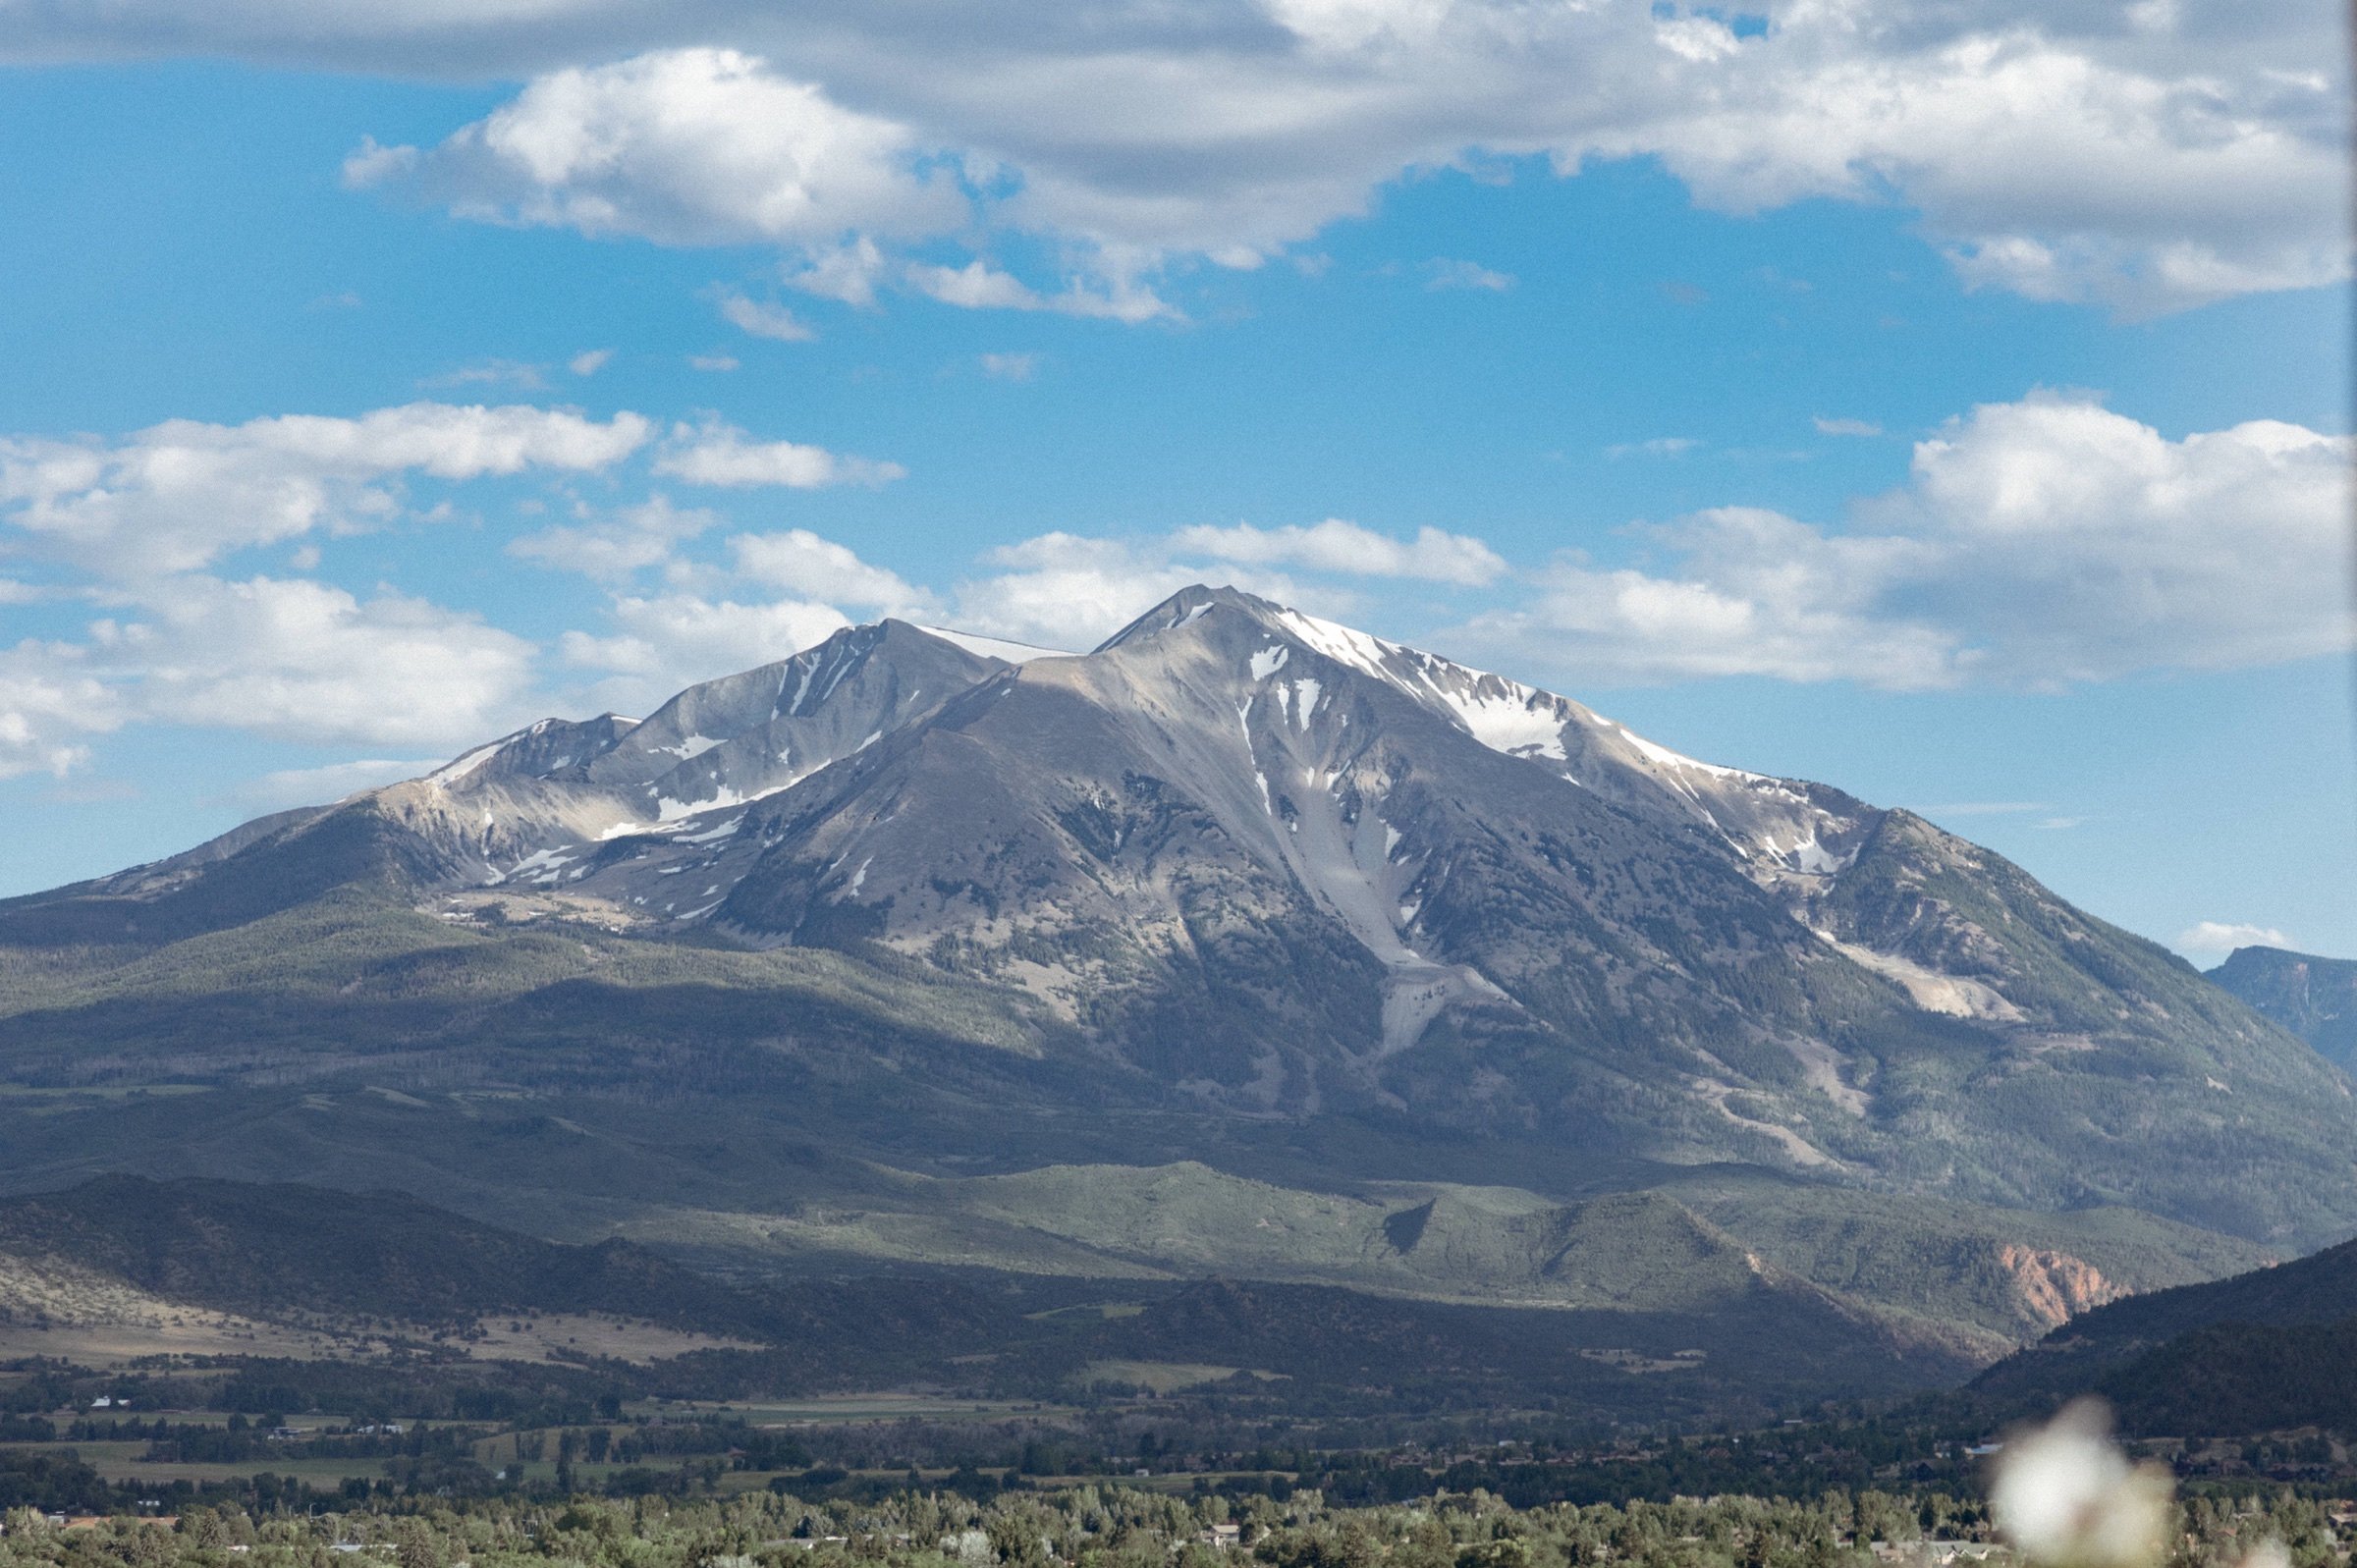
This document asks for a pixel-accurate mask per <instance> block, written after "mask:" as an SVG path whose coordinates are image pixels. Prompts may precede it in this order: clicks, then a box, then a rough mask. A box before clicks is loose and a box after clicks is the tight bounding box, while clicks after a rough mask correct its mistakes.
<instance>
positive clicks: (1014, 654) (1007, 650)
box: [916, 605, 1211, 665]
mask: <svg viewBox="0 0 2357 1568" xmlns="http://www.w3.org/2000/svg"><path fill="white" fill-rule="evenodd" d="M1210 608H1211V607H1210V606H1209V605H1205V606H1204V607H1203V609H1202V610H1197V611H1196V612H1195V615H1198V616H1199V615H1201V614H1202V613H1203V610H1208V609H1210ZM1187 619H1188V620H1189V621H1191V620H1193V619H1194V617H1193V616H1189V617H1188V618H1187ZM1175 623H1176V624H1178V625H1183V624H1185V622H1175ZM916 629H917V630H919V631H921V632H923V633H924V634H925V635H926V636H928V637H939V638H940V639H941V640H942V641H944V642H947V643H951V644H953V645H955V646H957V647H959V648H963V649H964V650H965V651H966V652H967V653H976V654H980V655H981V656H982V657H983V658H985V659H1004V660H1005V661H1006V662H1007V663H1009V664H1011V665H1019V664H1024V663H1027V662H1029V661H1030V660H1033V659H1069V658H1070V657H1071V655H1070V653H1069V651H1068V650H1066V649H1063V648H1034V647H1033V646H1031V644H1029V643H1027V642H1009V641H1008V640H1007V639H1006V638H1004V637H985V636H981V635H979V634H977V633H975V632H971V631H952V630H951V629H950V628H949V627H947V626H919V627H917V628H916Z"/></svg>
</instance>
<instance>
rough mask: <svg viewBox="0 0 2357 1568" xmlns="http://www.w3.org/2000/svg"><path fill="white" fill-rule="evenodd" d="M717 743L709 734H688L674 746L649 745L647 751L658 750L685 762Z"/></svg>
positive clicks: (700, 754)
mask: <svg viewBox="0 0 2357 1568" xmlns="http://www.w3.org/2000/svg"><path fill="white" fill-rule="evenodd" d="M719 744H720V742H719V741H717V740H715V739H713V738H712V737H711V736H710V735H689V736H688V737H687V738H686V739H685V740H683V741H681V742H680V743H679V744H678V745H676V746H649V747H648V748H647V749H648V750H649V751H659V752H661V753H663V755H665V756H667V757H677V758H679V759H680V760H681V761H682V762H685V761H686V760H687V759H688V758H689V757H700V756H702V755H703V754H704V753H705V752H707V751H710V750H711V749H712V748H713V747H714V746H717V745H719Z"/></svg>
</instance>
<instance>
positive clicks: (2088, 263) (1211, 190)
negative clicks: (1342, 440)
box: [0, 0, 2349, 319]
mask: <svg viewBox="0 0 2357 1568" xmlns="http://www.w3.org/2000/svg"><path fill="white" fill-rule="evenodd" d="M491 9H492V13H493V14H489V15H478V14H476V13H474V12H472V11H467V12H465V13H464V14H462V11H461V10H460V9H459V8H449V7H444V6H441V5H438V4H437V5H434V6H430V7H429V6H421V5H411V6H396V7H392V8H388V10H387V12H386V14H385V15H384V16H381V17H380V16H374V15H370V16H368V17H365V18H364V17H362V16H360V15H358V14H354V15H350V16H345V15H339V16H336V17H333V18H325V19H319V18H306V19H305V23H304V26H303V27H301V29H295V28H292V27H289V26H288V25H287V24H286V23H285V21H284V20H283V18H282V17H281V16H280V15H279V14H278V13H277V11H276V9H275V8H274V7H273V6H272V5H271V4H269V3H268V0H220V3H218V4H215V5H212V6H209V7H206V8H204V9H203V10H202V11H197V10H195V9H194V8H192V7H190V6H188V5H187V3H186V0H112V3H110V4H107V5H105V6H103V7H102V6H99V5H98V4H97V3H96V0H62V3H59V4H55V5H50V6H45V7H43V8H42V10H41V13H40V16H39V19H38V21H37V22H35V21H33V20H32V19H25V20H24V21H23V25H22V26H21V27H19V28H18V31H19V33H20V34H21V41H19V42H18V43H17V45H16V47H17V48H19V49H21V50H23V51H26V53H27V55H33V54H38V55H39V56H41V57H44V58H54V57H57V56H59V55H66V56H69V57H70V56H72V55H73V54H75V53H76V52H78V51H79V52H81V53H83V54H85V55H87V56H90V57H107V58H112V57H117V56H119V55H120V54H121V53H122V52H123V51H124V50H125V49H127V48H129V49H135V50H159V49H163V50H171V49H178V50H186V51H191V52H196V53H207V54H211V53H223V52H227V53H244V54H247V55H248V56H261V57H266V58H270V59H272V60H274V61H276V60H283V59H286V58H288V57H291V56H292V57H300V58H307V59H312V60H319V61H330V62H333V63H337V64H343V65H348V66H349V65H360V66H363V67H369V68H380V69H381V68H384V67H386V66H387V65H390V64H393V63H395V62H398V63H399V65H400V67H401V68H402V69H408V70H429V71H431V70H440V71H442V72H444V73H445V74H449V75H453V76H457V77H462V78H467V79H479V78H481V77H483V76H492V75H518V74H524V73H530V74H531V80H530V81H528V83H527V84H526V85H525V86H524V87H523V88H522V89H521V92H520V93H519V94H518V95H517V96H516V97H515V98H514V99H513V100H512V101H510V102H509V103H507V104H506V105H504V106H502V107H501V108H499V109H497V110H495V111H494V112H493V113H492V114H490V115H489V116H487V117H485V118H484V119H482V120H480V121H478V122H476V123H474V124H472V125H469V126H466V127H464V128H461V129H459V130H458V131H456V132H455V133H453V134H452V135H450V136H449V137H448V138H447V139H446V140H444V141H443V142H442V143H441V144H440V145H438V146H436V147H433V148H430V149H420V148H414V147H384V146H379V145H377V144H376V143H374V142H367V143H364V144H363V145H362V146H361V147H360V148H359V149H358V150H357V151H356V152H355V153H354V154H353V156H352V158H351V159H350V160H349V162H348V164H347V176H348V178H349V179H350V180H351V181H353V182H354V183H355V184H357V185H370V186H379V187H388V188H398V189H407V190H410V191H412V192H413V193H415V194H417V195H419V196H422V197H424V198H427V199H431V200H435V201H438V202H440V203H443V204H445V205H446V206H448V207H449V208H450V209H451V210H453V211H456V212H458V213H461V214H463V215H466V216H470V217H477V218H482V219H487V220H490V221H497V222H507V223H530V224H562V225H567V226H571V227H574V228H576V229H579V230H581V231H582V232H585V233H590V234H630V235H638V236H642V237H646V238H650V239H654V240H657V241H661V242H663V243H741V242H747V241H756V242H768V243H775V244H778V245H780V246H781V247H782V248H784V249H786V250H788V251H789V252H791V253H793V254H795V255H797V256H805V255H806V256H807V257H808V258H810V259H809V261H808V262H807V264H806V265H804V264H800V263H797V264H796V265H797V266H798V267H799V268H800V272H801V275H802V276H804V277H806V278H807V279H808V280H809V284H808V286H809V287H811V288H812V289H813V290H814V292H819V293H830V294H833V295H834V296H835V297H842V298H847V299H851V300H853V301H855V302H860V303H865V302H867V301H869V300H871V299H872V298H873V294H874V287H875V283H876V280H877V278H878V277H879V275H880V272H881V268H880V267H878V266H875V265H869V266H866V267H864V268H862V267H860V266H858V265H856V264H852V265H848V266H847V265H846V260H847V258H856V257H858V256H860V255H862V254H863V251H862V250H861V248H860V247H862V246H866V245H870V244H874V243H879V242H880V243H881V244H882V245H883V246H884V247H886V248H888V249H889V248H894V247H908V246H913V245H917V244H919V243H925V242H933V243H941V244H959V245H964V244H970V245H972V246H973V247H974V253H976V254H979V253H980V252H981V250H982V249H983V248H985V247H986V244H987V241H988V239H989V236H990V233H991V232H992V231H1004V232H1008V233H1015V234H1021V235H1026V236H1032V237H1038V238H1041V239H1044V240H1045V241H1047V242H1048V243H1049V244H1050V247H1051V248H1052V249H1053V250H1055V251H1056V252H1057V253H1059V254H1061V255H1062V256H1063V257H1064V258H1065V261H1064V263H1063V264H1062V268H1061V272H1062V275H1061V276H1060V277H1059V279H1058V280H1057V282H1056V284H1055V285H1053V286H1049V285H1043V284H1041V283H1036V282H1026V281H1021V280H1013V279H1011V275H1009V274H1007V273H1003V272H996V271H993V270H992V269H988V268H986V269H985V271H984V272H983V273H982V274H981V275H979V276H968V275H967V274H968V267H967V265H966V264H963V263H959V264H954V265H949V266H942V265H941V263H940V261H939V258H938V256H930V257H928V258H927V259H925V260H924V261H923V262H922V263H921V265H922V267H923V268H924V269H926V270H922V271H919V272H916V273H913V274H911V275H910V277H909V278H908V280H907V281H908V282H909V283H911V284H912V285H913V286H914V287H916V288H918V289H920V290H923V291H926V292H931V293H933V294H935V295H936V297H945V298H953V299H956V300H958V301H959V302H967V303H974V304H993V305H1001V306H1007V307H1012V308H1037V307H1038V305H1037V304H1036V303H1035V302H1034V301H1040V300H1058V299H1061V300H1064V301H1066V302H1065V304H1063V305H1061V306H1058V307H1059V308H1073V309H1082V308H1087V307H1089V306H1090V305H1091V304H1092V302H1093V304H1094V305H1095V306H1096V307H1099V310H1098V313H1103V314H1108V315H1113V316H1115V317H1117V318H1119V319H1145V318H1147V317H1148V316H1150V315H1153V314H1159V313H1161V311H1158V310H1154V309H1152V308H1150V302H1155V303H1158V302H1159V301H1156V300H1155V297H1154V295H1153V292H1152V291H1151V290H1150V289H1147V288H1145V287H1144V284H1143V282H1142V280H1143V279H1144V278H1146V277H1147V276H1148V275H1149V274H1151V273H1152V272H1153V271H1154V269H1156V268H1158V267H1160V266H1162V265H1163V264H1165V263H1166V262H1167V261H1169V260H1170V259H1172V258H1180V257H1184V258H1202V259H1205V260H1208V261H1210V262H1212V263H1214V264H1216V265H1221V266H1231V267H1248V266H1252V265H1255V264H1257V263H1258V262H1259V261H1261V260H1262V259H1264V258H1265V257H1267V256H1270V255H1273V254H1277V253H1280V252H1283V251H1285V250H1287V249H1288V247H1293V246H1297V245H1300V244H1301V243H1304V242H1307V241H1310V240H1311V239H1313V238H1314V237H1315V236H1316V235H1317V234H1318V233H1319V232H1320V231H1321V230H1323V229H1324V228H1325V227H1326V226H1327V225H1329V224H1331V223H1333V222H1335V221H1336V220H1338V219H1343V218H1348V217H1353V216H1358V215H1363V214H1364V213H1366V212H1368V211H1369V210H1371V209H1372V207H1373V205H1374V204H1375V202H1376V201H1377V199H1378V197H1379V194H1380V192H1381V190H1382V189H1383V188H1384V187H1385V186H1387V185H1389V184H1391V183H1394V182H1397V181H1398V180H1400V179H1402V178H1404V177H1409V176H1412V175H1414V174H1416V173H1418V172H1421V171H1427V170H1431V169H1434V168H1441V167H1448V166H1452V165H1456V166H1465V167H1483V168H1488V167H1494V166H1496V165H1497V164H1498V162H1499V161H1500V160H1502V159H1515V158H1526V159H1544V160H1546V162H1547V163H1548V164H1550V165H1551V166H1552V167H1553V168H1554V169H1555V170H1556V172H1557V173H1558V174H1560V175H1562V176H1565V177H1570V176H1574V175H1576V174H1577V173H1578V171H1579V170H1580V169H1582V168H1583V167H1585V166H1586V165H1587V164H1588V163H1590V162H1592V161H1594V160H1598V159H1619V158H1650V159H1655V160H1658V161H1659V162H1660V163H1661V164H1662V165H1663V166H1664V167H1665V168H1667V169H1668V170H1669V171H1670V172H1671V173H1672V174H1673V175H1674V176H1676V177H1677V178H1679V179H1680V180H1682V181H1683V182H1684V183H1685V184H1686V185H1687V187H1688V188H1689V189H1690V190H1691V191H1692V193H1693V195H1694V197H1695V198H1696V199H1697V200H1698V201H1699V202H1701V203H1702V204H1704V205H1706V206H1708V207H1711V208H1714V209H1717V210H1721V211H1727V212H1738V213H1743V212H1756V211H1759V210H1762V209H1766V208H1772V207H1777V206H1781V205H1786V204H1789V203H1792V202H1796V201H1801V200H1805V199H1810V198H1831V199H1836V200H1844V201H1860V202H1887V203H1891V204H1893V205H1895V206H1897V207H1899V208H1901V209H1903V210H1905V211H1907V212H1909V213H1910V214H1913V215H1914V216H1915V221H1916V222H1917V224H1918V225H1919V227H1920V229H1921V231H1922V233H1923V234H1924V236H1925V238H1926V239H1927V240H1928V241H1929V242H1930V243H1932V244H1934V245H1935V246H1937V247H1938V248H1939V250H1940V251H1941V252H1942V253H1943V254H1944V255H1945V256H1946V258H1947V259H1948V261H1949V263H1950V264H1951V265H1952V266H1953V267H1954V268H1955V269H1956V271H1957V274H1958V275H1959V276H1960V277H1961V278H1962V279H1963V280H1964V281H1965V282H1966V283H1967V284H1968V285H1969V286H1973V287H1990V288H2000V289H2006V290H2011V291H2014V292H2016V293H2020V294H2024V295H2027V296H2029V297H2035V298H2042V299H2059V300H2074V301H2087V302H2094V303H2100V304H2104V305H2108V306H2110V307H2111V308H2113V309H2115V310H2117V311H2120V312H2122V313H2125V314H2131V315H2134V314H2150V313H2154V312H2159V311H2165V310H2171V309H2178V308H2183V307H2186V306H2190V305H2197V304H2200V303H2203V302H2205V301H2207V300H2212V299H2217V298H2221V297H2229V296H2233V295H2237V294H2246V293H2252V292H2264V291H2269V290H2277V289H2292V288H2305V287H2313V286H2317V285H2322V284H2328V283H2331V282H2334V281H2337V280H2339V279H2341V278H2343V277H2345V276H2346V275H2347V272H2348V260H2349V243H2348V237H2347V226H2346V223H2345V222H2344V207H2345V196H2344V192H2345V189H2346V184H2347V183H2346V179H2345V175H2344V169H2345V164H2346V156H2345V145H2346V121H2347V108H2346V97H2347V91H2346V81H2345V71H2344V64H2343V62H2344V58H2345V56H2344V51H2343V47H2342V41H2341V38H2340V35H2339V27H2338V23H2337V19H2336V18H2335V17H2334V16H2333V15H2332V14H2331V13H2330V9H2329V8H2326V7H2322V6H2304V7H2294V6H2275V7H2269V8H2253V7H2249V6H2237V5H2229V4H2225V3H2222V0H2181V3H2170V4H2159V3H2155V4H2149V5H2136V6H2127V7H2116V6H2092V5H2070V6H2056V5H2051V4H2043V5H2042V4H2037V3H2035V0H1963V3H1946V0H1890V3H1877V4H1871V5H1870V4H1865V3H1862V0H1817V3H1810V4H1805V5H1803V4H1795V5H1788V6H1782V7H1779V8H1776V9H1775V10H1774V12H1773V14H1772V16H1771V17H1770V19H1769V26H1768V27H1765V28H1764V29H1745V31H1744V32H1742V33H1740V34H1739V33H1738V32H1737V31H1736V30H1735V28H1733V27H1730V26H1729V25H1728V24H1727V23H1726V22H1724V21H1722V20H1720V19H1719V18H1718V17H1716V16H1715V15H1713V14H1710V13H1708V12H1697V11H1687V10H1681V9H1673V8H1667V7H1664V8H1656V7H1652V6H1647V5H1643V4H1637V3H1633V0H1632V3H1616V4H1603V5H1569V4H1564V5H1530V4H1526V3H1523V0H1397V3H1395V0H1263V3H1261V4H1257V5H1256V4H1251V3H1247V0H1239V3H1238V4H1235V5H1233V6H1231V7H1226V8H1222V9H1210V8H1205V7H1172V6H1168V5H1161V4H1155V3H1151V0H1112V3H1109V4H1089V5H1085V6H1084V5H1082V4H1080V3H1079V0H1046V3H1043V4H1041V5H1038V6H1032V7H1025V8H1021V9H1020V10H1019V11H1001V12H999V13H994V14H993V15H992V16H991V17H989V18H987V19H982V20H978V21H977V20H974V19H959V20H958V21H956V22H954V23H953V22H951V21H948V20H946V19H943V20H938V21H931V22H928V21H927V20H926V19H923V18H919V17H916V16H914V15H912V14H907V13H903V12H899V11H894V10H890V9H886V10H882V11H878V10H875V9H873V8H863V9H851V8H845V7H840V6H825V7H822V8H821V9H820V11H819V12H817V13H814V14H811V15H808V16H803V15H800V14H798V13H797V15H796V16H795V18H794V19H791V20H790V19H787V18H785V17H783V16H780V15H778V14H776V13H775V12H774V11H772V10H771V9H770V8H765V7H759V6H755V5H753V4H752V3H751V0H716V3H714V4H712V5H707V6H699V7H695V8H674V7H648V8H642V10H641V11H640V12H638V13H634V14H631V15H630V16H628V17H626V16H624V15H622V14H620V13H617V12H615V11H613V10H612V9H611V8H610V7H608V6H606V5H605V4H604V3H603V0H535V3H534V4H533V5H531V6H530V7H528V8H524V9H522V10H520V11H517V12H514V13H500V8H497V7H494V8H491ZM0 48H4V46H0ZM904 253H905V254H913V252H909V251H905V249H904ZM877 259H878V260H881V259H882V255H881V252H879V255H878V258H877ZM1452 265H1454V264H1452ZM1001 279H1010V281H1013V282H1014V283H1015V285H1016V286H1015V287H1009V286H1008V283H1005V282H1000V281H999V280H1001ZM1074 279H1094V280H1098V281H1099V283H1103V282H1104V281H1105V280H1114V279H1126V280H1127V283H1126V285H1125V286H1124V287H1122V288H1093V289H1078V290H1075V289H1074V288H1072V287H1071V284H1072V280H1074ZM1491 279H1498V280H1499V281H1503V279H1502V276H1501V275H1496V274H1488V273H1486V272H1484V271H1483V270H1482V269H1478V268H1476V269H1473V270H1472V271H1448V272H1443V273H1437V274H1435V277H1434V282H1435V283H1436V284H1440V283H1445V282H1457V283H1470V284H1472V285H1473V286H1475V287H1495V286H1497V284H1496V283H1495V282H1492V281H1490V280H1491Z"/></svg>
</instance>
